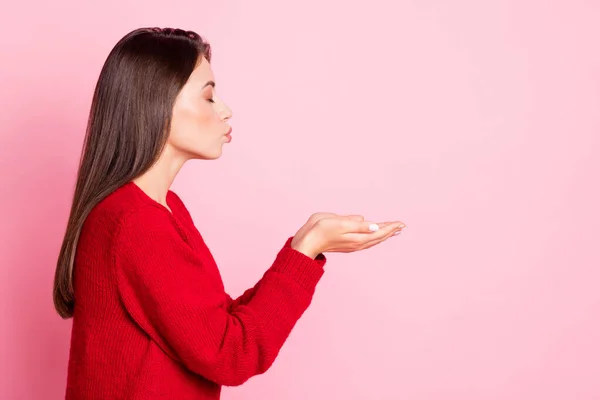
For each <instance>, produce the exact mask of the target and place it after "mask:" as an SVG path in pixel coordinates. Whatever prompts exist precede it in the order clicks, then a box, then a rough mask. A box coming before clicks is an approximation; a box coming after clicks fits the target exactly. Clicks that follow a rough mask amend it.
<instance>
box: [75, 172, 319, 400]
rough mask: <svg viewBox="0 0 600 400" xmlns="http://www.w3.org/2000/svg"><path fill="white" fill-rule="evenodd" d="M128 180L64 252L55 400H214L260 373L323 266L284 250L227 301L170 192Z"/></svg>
mask: <svg viewBox="0 0 600 400" xmlns="http://www.w3.org/2000/svg"><path fill="white" fill-rule="evenodd" d="M167 203H168V205H169V208H170V209H171V211H172V213H171V212H170V211H169V210H168V209H167V208H166V207H164V206H162V205H161V204H160V203H158V202H156V201H154V200H153V199H151V198H150V197H149V196H147V195H146V194H145V193H144V192H143V191H142V190H141V189H140V188H139V187H138V186H137V185H135V184H134V183H132V182H130V183H128V184H126V185H124V186H122V187H121V188H119V189H117V190H116V191H115V192H114V193H112V194H111V195H110V196H108V197H107V198H106V199H104V200H103V201H102V202H101V203H99V204H98V205H97V206H96V207H95V208H94V209H93V210H92V212H91V213H90V215H89V216H88V217H87V219H86V222H85V224H84V227H83V229H82V232H81V236H80V239H79V243H78V247H77V253H76V257H75V269H74V279H75V281H74V288H75V310H74V315H73V329H72V336H71V349H70V358H69V369H68V378H67V390H66V399H72V400H81V399H102V400H107V399H111V400H116V399H128V400H129V399H177V400H186V399H194V400H201V399H218V398H219V397H220V392H221V387H222V385H228V386H235V385H240V384H242V383H244V382H245V381H246V380H248V379H249V378H250V377H252V376H254V375H258V374H262V373H263V372H265V371H266V370H267V369H268V368H269V367H270V366H271V365H272V364H273V361H274V360H275V357H276V356H277V354H278V352H279V350H280V349H281V347H282V345H283V343H284V342H285V340H286V339H287V337H288V335H289V334H290V332H291V330H292V328H293V327H294V325H295V324H296V322H297V321H298V319H299V318H300V317H301V315H302V314H303V313H304V311H305V310H306V309H307V307H308V306H309V304H310V302H311V299H312V296H313V294H314V291H315V287H316V285H317V282H318V281H319V279H320V278H321V276H322V274H323V266H324V264H325V262H326V259H325V257H324V256H323V255H322V254H321V255H319V256H318V257H317V258H316V259H315V260H313V259H312V258H310V257H307V256H305V255H304V254H302V253H300V252H298V251H296V250H294V249H292V248H291V247H290V242H291V238H289V239H288V240H287V241H286V242H285V245H284V246H283V247H282V249H281V250H280V251H279V253H278V254H277V256H276V257H275V260H274V263H273V264H272V266H271V267H270V268H269V269H268V270H267V271H266V272H265V274H264V275H263V277H262V278H261V280H260V281H259V282H258V283H257V284H256V285H255V286H254V287H253V288H251V289H248V290H247V291H246V292H245V293H244V294H243V295H242V296H240V297H239V298H237V299H235V300H233V299H232V298H231V297H230V296H229V295H227V294H226V293H225V290H224V288H223V282H222V280H221V276H220V273H219V270H218V268H217V265H216V264H215V261H214V259H213V257H212V255H211V253H210V251H209V249H208V247H207V246H206V244H205V242H204V240H203V238H202V236H201V235H200V233H199V232H198V230H197V229H196V228H195V226H194V223H193V221H192V218H191V217H190V214H189V212H188V210H187V209H186V207H185V206H184V205H183V203H182V202H181V199H180V198H179V197H178V196H177V195H176V194H175V193H174V192H172V191H169V192H168V195H167Z"/></svg>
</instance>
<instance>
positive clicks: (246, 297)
mask: <svg viewBox="0 0 600 400" xmlns="http://www.w3.org/2000/svg"><path fill="white" fill-rule="evenodd" d="M292 239H293V237H289V238H288V239H287V241H286V242H285V244H284V246H283V249H291V242H292ZM315 261H317V262H318V263H319V264H321V265H324V263H325V255H323V254H319V255H318V256H317V257H315ZM268 272H269V270H267V272H265V275H266V274H267V273H268ZM265 275H263V276H262V278H261V279H260V280H259V281H258V282H257V283H256V284H255V285H254V286H253V287H251V288H249V289H246V290H245V291H244V293H242V295H240V296H239V297H237V298H236V299H233V298H231V296H229V295H227V298H228V302H229V307H232V308H235V307H237V306H239V305H243V304H248V302H249V301H250V300H251V299H252V297H254V293H255V292H256V291H257V290H258V288H259V287H260V284H261V282H262V281H263V279H264V277H265Z"/></svg>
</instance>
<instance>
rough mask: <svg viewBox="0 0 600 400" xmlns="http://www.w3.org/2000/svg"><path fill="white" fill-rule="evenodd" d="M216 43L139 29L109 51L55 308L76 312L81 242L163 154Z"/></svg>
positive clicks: (175, 31) (69, 225)
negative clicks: (85, 230)
mask: <svg viewBox="0 0 600 400" xmlns="http://www.w3.org/2000/svg"><path fill="white" fill-rule="evenodd" d="M203 56H204V57H205V58H206V59H207V60H208V61H209V62H210V60H211V48H210V44H209V43H208V42H206V41H204V39H203V38H202V37H200V36H199V35H198V34H197V33H195V32H193V31H185V30H182V29H173V28H165V29H161V28H140V29H136V30H134V31H132V32H130V33H128V34H127V35H125V36H124V37H123V38H122V39H121V40H120V41H119V42H118V43H117V44H116V45H115V47H114V48H113V49H112V50H111V52H110V54H109V55H108V57H107V59H106V61H105V63H104V65H103V67H102V70H101V72H100V76H99V78H98V82H97V84H96V88H95V91H94V95H93V99H92V105H91V109H90V114H89V119H88V124H87V128H86V135H85V139H84V143H83V147H82V152H81V158H80V162H79V168H78V172H77V182H76V185H75V191H74V194H73V201H72V205H71V211H70V214H69V219H68V223H67V227H66V231H65V235H64V238H63V242H62V246H61V249H60V253H59V256H58V261H57V265H56V272H55V276H54V292H53V297H54V307H55V308H56V311H57V312H58V314H59V315H60V316H61V317H63V318H65V319H66V318H70V317H72V316H73V311H74V307H75V293H74V287H73V286H74V285H73V280H74V279H73V277H74V273H75V271H74V261H75V254H76V249H77V242H78V240H79V235H80V233H81V229H82V227H83V225H84V222H85V219H86V217H87V216H88V214H89V213H90V212H91V211H92V209H93V208H94V207H95V206H96V205H97V204H98V203H99V202H100V201H102V200H103V199H104V198H106V197H107V196H108V195H109V194H111V193H112V192H114V191H115V190H116V189H118V188H119V187H120V186H122V185H124V184H126V183H127V182H129V181H131V180H133V179H134V178H136V177H137V176H139V175H141V174H143V173H144V172H146V171H147V170H148V169H149V168H150V167H151V166H152V165H153V164H154V163H155V162H156V161H157V160H158V157H159V156H160V154H161V152H162V150H163V148H164V146H165V144H166V142H167V138H168V134H169V130H170V127H171V118H172V112H173V105H174V103H175V99H176V97H177V95H178V93H179V92H180V91H181V89H182V87H183V86H184V85H185V83H186V82H187V80H188V79H189V77H190V75H191V73H192V71H193V70H194V69H195V67H196V65H197V63H198V62H200V61H201V59H202V57H203Z"/></svg>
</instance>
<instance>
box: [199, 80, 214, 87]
mask: <svg viewBox="0 0 600 400" xmlns="http://www.w3.org/2000/svg"><path fill="white" fill-rule="evenodd" d="M207 86H212V87H215V82H214V81H208V82H206V83H205V84H204V86H202V89H204V88H205V87H207Z"/></svg>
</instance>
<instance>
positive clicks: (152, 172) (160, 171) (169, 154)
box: [133, 145, 186, 208]
mask: <svg viewBox="0 0 600 400" xmlns="http://www.w3.org/2000/svg"><path fill="white" fill-rule="evenodd" d="M185 161H186V160H185V159H184V158H182V157H181V156H178V155H177V154H176V153H175V151H173V149H172V148H171V146H169V145H167V147H166V148H165V149H164V151H163V152H162V154H161V156H160V158H159V159H158V161H157V162H156V163H155V164H154V165H153V166H152V167H150V169H149V170H148V171H146V172H144V173H143V174H142V175H140V176H138V177H137V178H135V179H134V180H133V181H134V183H135V184H136V185H137V186H139V187H140V188H141V189H142V190H143V191H144V192H145V193H146V194H147V195H148V196H149V197H151V198H152V199H154V200H155V201H157V202H159V203H160V204H162V205H164V206H165V207H167V208H168V205H167V192H168V191H169V189H170V187H171V185H172V184H173V181H174V180H175V176H177V173H178V172H179V170H180V169H181V167H182V166H183V164H184V163H185Z"/></svg>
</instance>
